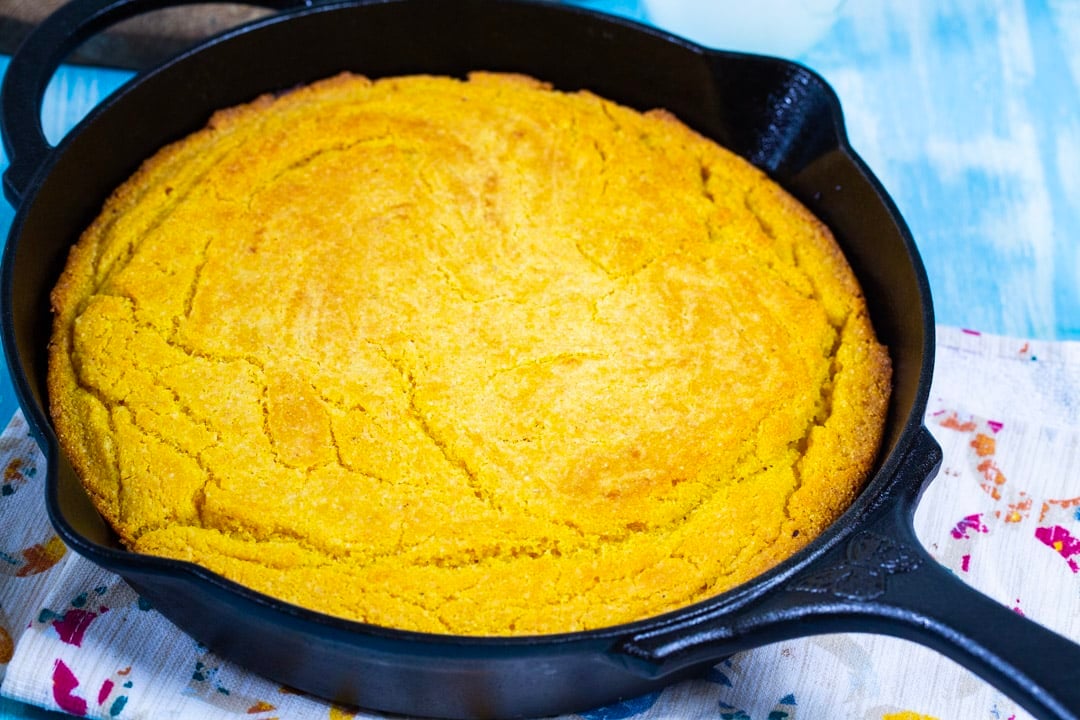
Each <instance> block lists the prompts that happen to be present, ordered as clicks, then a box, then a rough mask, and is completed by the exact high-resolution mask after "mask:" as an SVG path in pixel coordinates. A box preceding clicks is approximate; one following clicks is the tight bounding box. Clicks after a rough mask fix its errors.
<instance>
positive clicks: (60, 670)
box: [52, 658, 86, 717]
mask: <svg viewBox="0 0 1080 720" xmlns="http://www.w3.org/2000/svg"><path fill="white" fill-rule="evenodd" d="M52 685H53V700H54V701H55V702H56V705H57V707H59V708H60V709H61V710H63V711H64V712H66V713H70V714H71V715H78V716H79V717H82V716H84V715H86V700H85V699H84V698H81V697H79V696H78V695H75V694H74V692H75V688H77V687H79V680H78V678H76V677H75V673H73V672H71V668H69V667H68V666H67V665H65V664H64V661H63V660H60V659H59V658H57V660H56V663H55V664H54V665H53V674H52Z"/></svg>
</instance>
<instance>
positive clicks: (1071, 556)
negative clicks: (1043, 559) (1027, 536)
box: [1035, 525, 1080, 573]
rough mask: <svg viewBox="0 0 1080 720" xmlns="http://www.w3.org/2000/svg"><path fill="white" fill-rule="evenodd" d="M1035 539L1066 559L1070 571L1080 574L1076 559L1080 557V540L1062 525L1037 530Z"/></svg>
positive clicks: (1079, 564)
mask: <svg viewBox="0 0 1080 720" xmlns="http://www.w3.org/2000/svg"><path fill="white" fill-rule="evenodd" d="M1035 537H1037V538H1038V539H1039V540H1041V541H1042V542H1043V544H1045V545H1049V546H1050V547H1052V548H1053V549H1054V550H1055V551H1057V553H1058V555H1060V556H1061V557H1063V558H1065V561H1066V562H1068V563H1069V569H1070V570H1072V571H1073V572H1074V573H1080V563H1078V562H1077V559H1076V557H1077V556H1080V538H1076V537H1073V535H1072V533H1070V532H1069V531H1068V530H1066V529H1065V528H1063V527H1061V526H1060V525H1053V526H1051V527H1038V528H1035Z"/></svg>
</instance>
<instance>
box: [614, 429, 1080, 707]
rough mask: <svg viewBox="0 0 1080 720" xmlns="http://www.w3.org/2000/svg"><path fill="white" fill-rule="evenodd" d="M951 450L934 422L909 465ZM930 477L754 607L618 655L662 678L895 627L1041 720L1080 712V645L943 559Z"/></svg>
mask: <svg viewBox="0 0 1080 720" xmlns="http://www.w3.org/2000/svg"><path fill="white" fill-rule="evenodd" d="M940 459H941V450H940V448H938V446H937V443H936V442H935V441H934V440H933V437H932V436H931V435H930V433H929V432H928V431H927V430H926V429H925V428H922V429H920V434H919V437H917V438H916V440H915V442H914V443H913V444H912V448H911V450H909V452H908V453H907V455H906V457H905V459H904V462H903V463H902V467H901V468H900V470H899V472H900V473H903V474H904V475H903V477H907V478H909V479H916V478H920V477H924V478H925V477H930V476H932V475H933V473H934V472H935V471H936V468H937V465H938V464H939V463H940ZM917 473H921V474H922V475H921V476H920V475H918V474H917ZM920 486H921V483H919V482H914V483H908V484H905V483H903V482H901V483H897V484H894V486H893V487H894V488H900V489H899V492H897V493H895V494H891V497H889V498H884V499H883V500H882V502H880V503H878V504H877V505H876V506H875V507H874V508H871V509H870V510H869V512H868V513H867V514H866V515H865V516H864V517H862V518H860V519H858V520H857V521H856V524H855V527H854V531H853V532H851V533H849V534H848V535H846V536H845V537H843V538H842V539H841V540H840V541H839V542H837V543H835V544H834V545H833V546H832V547H830V548H829V549H828V550H827V551H825V552H823V553H822V554H821V555H819V556H818V557H816V558H814V559H813V560H812V561H811V562H810V564H809V565H808V566H807V567H806V568H805V569H803V570H801V571H800V572H797V573H796V574H794V575H793V576H791V577H788V578H785V579H783V580H781V581H780V582H779V583H778V584H777V585H775V586H774V587H772V588H771V589H770V590H768V591H766V592H765V593H762V594H760V595H759V596H757V597H756V598H751V599H749V600H748V601H747V602H746V603H745V605H744V606H743V607H740V608H738V609H736V610H734V611H731V610H728V611H726V612H723V613H721V614H719V615H717V616H716V617H714V618H709V616H708V615H703V616H701V617H700V618H698V619H696V620H690V621H687V622H685V623H682V624H681V625H679V626H675V627H671V628H663V629H660V630H658V631H653V632H646V633H643V634H641V635H639V636H637V637H634V638H632V639H630V640H628V641H626V642H624V643H623V644H622V645H621V646H620V647H618V648H617V649H616V652H618V653H619V654H621V655H622V656H624V657H625V656H629V658H632V659H633V660H635V661H637V662H640V663H641V665H639V668H641V670H642V671H643V672H651V673H652V674H655V675H657V676H662V675H667V674H668V673H671V672H675V671H677V670H679V669H682V668H686V667H689V666H693V665H700V664H705V663H709V662H716V661H718V660H719V659H722V658H723V657H725V656H727V655H730V654H731V653H733V652H737V651H739V650H744V649H749V648H752V647H758V646H761V645H765V644H769V643H773V642H779V641H782V640H790V639H793V638H798V637H804V636H807V635H816V634H823V633H834V632H867V633H875V634H882V635H892V636H895V637H899V638H903V639H906V640H911V641H914V642H917V643H919V644H921V645H924V646H926V647H929V648H932V649H934V650H936V651H938V652H940V653H942V654H943V655H945V656H947V657H949V658H951V659H952V660H954V661H956V662H957V663H959V664H960V665H962V666H964V667H966V668H967V669H968V670H970V671H972V672H973V673H975V674H976V675H978V676H980V677H981V678H982V679H984V680H986V681H987V682H989V683H990V684H991V685H993V686H995V687H996V688H998V689H999V690H1001V691H1002V692H1003V693H1005V694H1006V695H1008V696H1009V697H1010V698H1012V699H1013V700H1014V701H1016V702H1017V703H1019V704H1020V705H1022V706H1023V707H1024V708H1025V709H1026V710H1027V711H1028V712H1030V713H1031V714H1032V715H1033V716H1035V717H1036V718H1039V719H1040V720H1080V645H1078V644H1076V643H1074V642H1071V641H1070V640H1068V639H1066V638H1064V637H1062V636H1060V635H1058V634H1056V633H1054V632H1051V631H1050V630H1048V629H1046V628H1045V627H1043V626H1042V625H1039V624H1037V623H1035V622H1033V621H1031V620H1028V619H1027V618H1025V617H1023V616H1022V615H1020V614H1018V613H1017V612H1015V611H1013V610H1011V609H1009V608H1008V607H1006V606H1004V605H1002V604H1000V603H998V602H996V601H994V600H992V599H990V598H989V597H987V596H985V595H983V594H982V593H980V592H978V591H977V590H974V589H972V588H971V587H969V586H968V585H966V584H965V583H964V582H963V581H961V580H959V579H958V578H957V577H956V576H955V575H954V574H953V573H952V572H951V571H949V570H948V569H946V568H945V567H943V566H942V565H940V564H939V563H938V562H937V561H935V560H934V559H933V558H932V557H931V556H930V555H929V554H928V553H927V552H926V550H925V549H924V548H923V547H922V545H921V544H920V543H919V541H918V539H917V538H916V536H915V530H914V527H913V524H912V518H913V516H914V512H915V505H916V503H917V500H918V495H919V494H920V490H919V488H920ZM887 495H888V493H887Z"/></svg>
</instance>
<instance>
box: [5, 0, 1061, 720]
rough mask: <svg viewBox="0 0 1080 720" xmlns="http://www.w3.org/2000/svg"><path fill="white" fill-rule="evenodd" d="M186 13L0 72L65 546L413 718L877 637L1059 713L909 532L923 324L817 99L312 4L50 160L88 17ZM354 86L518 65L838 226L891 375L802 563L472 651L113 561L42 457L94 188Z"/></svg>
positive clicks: (828, 100) (700, 67) (17, 349)
mask: <svg viewBox="0 0 1080 720" xmlns="http://www.w3.org/2000/svg"><path fill="white" fill-rule="evenodd" d="M175 4H183V0H74V2H71V3H70V4H68V5H66V6H64V7H63V8H62V9H61V10H60V11H58V12H57V13H56V14H55V15H54V16H53V17H51V18H50V19H49V20H48V21H47V22H46V23H44V24H43V25H42V26H41V27H40V28H39V29H38V30H37V31H36V32H35V33H34V34H33V35H32V36H31V37H30V38H29V39H28V40H27V41H26V43H25V45H24V46H23V47H22V48H21V49H20V50H19V52H18V53H17V54H16V56H15V57H14V58H13V59H12V61H11V64H10V66H9V70H8V73H7V77H6V78H5V82H4V87H3V90H2V95H0V116H2V120H3V131H4V141H5V144H6V147H7V150H8V153H9V157H10V158H11V167H10V169H9V170H8V172H7V174H6V176H5V178H4V183H5V190H6V192H7V195H8V197H9V198H10V199H11V201H12V203H13V204H14V205H15V206H16V207H17V208H18V213H17V216H16V218H15V222H14V224H13V226H12V230H11V235H10V237H9V239H8V244H7V248H6V251H5V254H4V258H3V268H2V291H3V317H2V321H3V322H2V324H3V340H4V349H5V351H6V353H7V356H8V358H9V362H10V365H11V371H12V375H13V379H14V381H15V384H16V387H17V391H18V393H19V399H20V402H21V404H22V407H23V408H24V410H25V412H26V415H27V418H28V420H29V422H30V424H31V426H32V428H33V431H34V433H35V434H36V437H37V439H38V440H39V441H40V443H41V444H42V445H43V448H44V452H45V455H46V458H47V461H48V479H47V503H48V508H49V512H50V515H51V517H52V520H53V522H54V523H55V525H56V528H57V531H58V532H59V533H60V535H61V537H62V538H63V540H64V541H65V542H66V543H67V544H68V545H69V546H70V547H72V548H73V549H74V550H75V551H77V552H79V553H80V554H82V555H85V556H86V557H88V558H90V559H91V560H93V561H94V562H96V563H98V564H99V565H101V566H103V567H105V568H108V569H109V570H112V571H114V572H116V573H118V574H120V575H121V576H123V577H124V578H126V579H127V580H128V581H129V582H130V583H131V585H132V586H133V587H135V588H136V589H137V590H138V591H139V592H140V593H142V594H143V595H144V596H145V597H147V598H149V599H150V600H151V601H152V602H153V604H154V606H155V607H156V608H158V609H159V610H160V611H161V612H162V613H163V614H164V615H166V616H167V617H169V618H170V619H171V620H173V621H174V622H175V623H176V624H177V625H178V626H180V627H181V628H183V629H184V630H186V631H187V632H188V633H190V634H191V635H192V636H194V637H195V638H196V639H198V640H199V641H201V642H203V643H205V644H206V645H208V646H209V647H210V648H212V649H213V650H214V651H215V652H216V653H218V654H220V655H222V656H224V657H227V658H230V659H232V660H235V661H236V662H238V663H240V664H242V665H245V666H247V667H249V668H251V669H252V670H254V671H257V672H259V673H261V674H263V675H265V676H267V677H270V678H272V679H274V680H276V681H279V682H282V683H285V684H287V685H290V686H293V687H295V688H298V689H301V690H305V691H308V692H310V693H313V694H315V695H319V696H324V697H327V698H331V699H334V700H337V701H339V702H342V703H346V704H352V705H359V706H362V707H366V708H372V709H379V710H386V711H392V712H398V713H408V714H416V715H434V716H448V717H485V716H538V715H549V714H555V713H562V712H570V711H575V710H583V709H587V708H590V707H595V706H599V705H602V704H605V703H608V702H611V701H613V700H615V699H617V698H622V697H627V696H631V695H634V694H639V693H643V692H646V691H648V690H651V689H654V688H657V687H659V686H662V685H664V684H666V683H669V682H671V681H672V679H674V678H676V677H681V676H684V675H686V674H689V673H692V672H695V671H698V670H701V669H702V668H704V667H707V666H709V665H711V664H713V663H715V662H717V661H718V660H719V659H721V658H723V657H724V656H726V655H728V654H730V653H733V652H736V651H739V650H744V649H747V648H752V647H755V646H759V645H762V644H765V643H770V642H774V641H778V640H782V639H786V638H792V637H796V636H803V635H808V634H814V633H825V632H837V631H857V632H873V633H887V634H891V635H896V636H899V637H903V638H908V639H910V640H914V641H916V642H919V643H923V644H925V645H928V646H930V647H932V648H935V649H937V650H939V651H941V652H942V653H944V654H946V655H948V656H949V657H951V658H953V659H955V660H957V661H958V662H960V663H961V664H963V665H965V666H967V667H968V668H970V669H971V670H973V671H974V672H976V673H978V674H979V675H981V676H982V677H984V678H985V679H986V680H988V681H989V682H991V683H993V684H995V685H996V686H998V687H999V688H1000V689H1001V690H1002V691H1004V692H1005V693H1007V694H1009V695H1011V696H1012V697H1014V698H1015V699H1016V700H1017V701H1019V702H1020V703H1022V704H1023V705H1024V706H1025V707H1027V709H1028V710H1030V711H1031V712H1032V713H1033V714H1034V715H1036V716H1038V717H1040V718H1071V719H1072V720H1077V719H1078V718H1080V670H1078V669H1080V647H1078V646H1077V645H1074V644H1072V643H1070V642H1069V641H1067V640H1065V639H1063V638H1061V637H1059V636H1058V635H1055V634H1053V633H1051V632H1049V631H1047V630H1045V629H1043V628H1042V627H1040V626H1038V625H1036V624H1035V623H1032V622H1030V621H1027V620H1025V619H1023V618H1021V617H1020V616H1018V615H1017V614H1016V613H1014V612H1012V611H1011V610H1009V609H1007V608H1005V607H1004V606H1001V605H999V604H998V603H996V602H994V601H992V600H989V599H988V598H986V597H984V596H982V595H980V594H978V593H977V592H975V591H973V590H971V589H969V588H968V587H967V586H965V585H964V584H963V583H962V582H960V581H958V580H957V579H956V578H954V577H953V576H952V574H951V573H950V572H949V571H947V570H945V569H944V568H942V567H941V566H940V565H938V564H937V563H936V562H935V561H934V560H932V559H931V558H930V556H929V555H928V554H927V553H926V551H925V550H924V549H923V548H922V547H921V546H920V544H919V542H918V541H917V540H916V537H915V534H914V531H913V529H912V515H913V513H914V510H915V506H916V503H917V502H918V498H919V496H920V494H921V491H922V489H923V488H924V487H925V485H926V484H927V483H928V482H929V480H930V479H931V478H932V477H933V476H934V475H935V473H936V471H937V469H938V465H939V463H940V460H941V451H940V449H939V448H938V446H937V445H936V443H935V442H934V440H933V439H932V437H931V436H930V434H929V433H928V432H927V430H926V429H925V428H924V427H923V424H922V418H923V413H924V411H925V406H926V397H927V393H928V391H929V384H930V377H931V369H932V362H933V332H934V324H933V313H932V310H931V305H930V297H929V291H928V288H927V282H926V277H925V275H924V271H923V268H922V264H921V261H920V260H919V257H918V254H917V252H916V250H915V247H914V244H913V242H912V239H911V236H910V233H909V231H908V229H907V227H906V226H905V224H904V222H903V220H902V219H901V217H900V216H899V214H898V212H897V210H896V208H895V207H894V205H893V203H892V201H891V200H890V199H889V197H888V196H887V195H886V193H885V191H884V190H883V189H882V187H881V186H880V184H879V183H878V181H877V180H876V179H875V178H874V177H873V175H872V174H871V173H870V171H869V170H868V169H867V168H866V167H865V166H864V165H863V163H862V161H861V160H860V159H859V158H858V157H857V156H856V155H855V153H854V152H853V151H852V150H851V148H850V147H849V146H848V143H847V140H846V138H845V135H844V129H843V121H842V118H841V113H840V108H839V105H838V103H837V100H836V98H835V96H834V94H833V93H832V91H831V89H830V88H829V87H828V86H827V85H826V84H825V82H824V81H822V80H821V79H820V78H819V77H818V76H816V75H814V74H813V73H812V72H810V71H808V70H807V69H805V68H803V67H800V66H797V65H794V64H791V63H787V62H782V61H778V60H775V59H769V58H762V57H756V56H748V55H739V54H732V53H724V52H715V51H710V50H705V49H703V48H701V47H699V46H696V45H693V44H690V43H688V42H685V41H683V40H680V39H678V38H674V37H671V36H669V35H666V34H663V33H660V32H657V31H654V30H651V29H648V28H645V27H642V26H638V25H636V24H634V23H631V22H627V21H623V20H619V19H614V18H610V17H606V16H603V15H599V14H593V13H590V12H587V11H583V10H578V9H573V8H567V7H561V6H557V5H551V4H542V3H537V2H511V1H510V0H494V1H493V0H455V2H447V1H446V0H389V1H384V2H362V1H355V2H334V3H327V4H322V5H311V4H310V2H300V1H299V0H295V1H293V2H290V1H289V0H259V1H258V2H257V3H256V4H261V5H266V6H269V7H273V8H277V9H281V10H284V11H285V12H282V13H281V14H278V15H275V16H272V17H269V18H267V19H264V20H261V21H257V22H255V23H254V24H252V25H249V26H247V27H245V28H242V29H239V30H235V31H230V32H228V33H226V34H225V35H223V36H221V37H218V38H216V39H213V40H211V41H208V42H206V43H204V44H203V45H201V46H200V47H199V48H197V49H195V50H193V51H190V52H186V53H184V54H182V55H181V56H179V57H177V58H175V59H173V60H171V61H169V62H167V63H165V64H164V65H162V66H160V67H158V68H156V69H154V70H152V71H149V72H147V73H144V74H142V75H141V76H139V77H137V78H135V79H134V80H132V81H131V82H129V83H128V84H127V85H125V86H124V87H123V88H122V89H121V90H119V91H118V92H117V93H116V94H115V95H114V96H113V97H111V98H109V99H107V100H106V101H105V102H103V103H102V104H101V105H100V106H99V107H98V108H96V109H95V110H94V111H93V112H92V113H91V114H90V116H89V117H87V118H86V119H85V120H84V121H83V122H82V123H81V124H80V125H79V126H78V127H77V128H75V129H74V130H73V131H72V132H71V133H69V134H68V136H67V137H66V138H64V140H63V141H62V142H61V143H60V144H59V145H58V146H56V147H51V146H50V145H49V144H48V143H47V142H46V140H45V139H44V136H43V134H42V130H41V123H40V107H41V100H42V95H43V92H44V88H45V85H46V83H47V81H48V79H49V78H50V77H51V75H52V73H53V71H54V70H55V68H56V66H57V64H58V63H59V62H61V60H62V59H63V58H64V56H65V55H66V54H67V53H68V52H69V51H70V50H71V49H72V48H73V47H74V46H76V45H77V44H78V43H79V42H81V41H82V40H84V39H86V38H88V37H89V36H91V35H93V34H95V33H96V32H98V31H99V30H101V29H102V28H103V27H105V26H107V25H108V24H110V23H112V22H115V21H117V20H119V19H123V18H125V17H129V16H131V15H135V14H138V13H140V12H144V11H146V10H148V9H150V8H156V7H160V6H164V5H175ZM342 69H351V70H354V71H358V72H362V73H364V74H367V75H369V76H373V77H377V76H384V75H392V74H404V73H413V72H432V73H442V74H452V75H461V74H464V73H465V72H467V71H469V70H472V69H486V70H507V71H520V72H526V73H529V74H532V75H534V76H536V77H539V78H543V79H545V80H548V81H551V82H553V83H554V84H555V85H556V86H557V87H559V88H564V89H577V88H581V87H588V88H590V89H591V90H593V91H594V92H597V93H599V94H601V95H605V96H607V97H610V98H612V99H614V100H617V101H619V102H622V103H625V104H628V105H631V106H635V107H638V108H641V109H647V108H651V107H665V108H667V109H669V110H671V111H673V112H675V113H676V114H677V115H678V116H680V117H681V118H682V119H683V120H685V121H686V122H687V123H689V124H690V125H691V126H693V127H695V128H696V129H698V130H699V131H701V132H703V133H705V134H707V135H710V136H712V137H714V138H716V139H717V140H719V141H720V142H721V143H723V144H724V145H726V146H728V147H730V148H732V149H733V150H735V151H736V152H738V153H740V154H742V155H744V156H745V157H747V158H748V159H750V160H751V161H752V162H754V163H755V164H757V165H758V166H760V167H762V168H763V169H765V170H766V171H767V172H769V173H770V174H771V175H772V176H773V177H774V178H776V179H777V180H779V181H780V182H781V183H782V184H783V185H784V186H785V187H787V188H788V189H789V190H790V191H791V192H793V193H794V194H795V195H797V196H798V197H799V198H801V199H802V200H803V201H804V202H806V203H807V204H808V205H809V206H810V207H811V208H812V209H813V210H814V211H815V212H817V213H818V215H819V216H821V217H822V218H823V219H824V220H825V221H826V222H827V223H828V224H829V225H830V226H831V227H832V228H833V229H834V231H835V232H836V235H837V236H838V239H839V241H840V243H841V244H842V246H843V248H844V250H845V252H846V253H847V256H848V258H849V260H850V261H851V263H852V266H853V267H854V269H855V272H856V274H857V275H858V277H859V279H860V281H861V282H862V285H863V288H864V290H865V292H866V295H867V297H868V300H869V303H870V308H871V313H872V316H873V320H874V323H875V325H876V327H877V329H878V332H879V333H880V335H881V337H882V339H883V340H884V341H885V342H886V343H887V344H888V346H889V348H890V352H891V354H892V358H893V362H894V366H895V390H894V397H893V400H892V404H891V407H890V411H889V417H888V426H887V429H886V438H885V443H884V447H883V450H882V453H881V457H880V458H879V460H878V464H877V467H876V471H875V473H874V475H873V477H872V479H871V481H870V483H869V485H868V486H867V488H866V490H865V491H864V492H863V493H862V494H861V496H860V497H859V498H858V499H857V500H856V502H855V503H854V505H853V506H852V507H851V508H850V509H849V510H848V511H847V512H846V513H845V514H844V515H843V516H842V517H841V518H840V520H839V521H837V522H836V523H835V524H834V525H833V526H831V527H830V528H829V529H828V531H827V532H825V534H824V535H823V536H821V537H820V538H818V539H816V540H815V541H814V542H813V543H811V544H810V546H809V547H807V548H806V549H805V550H804V551H803V552H801V553H799V554H798V555H797V556H796V557H794V558H791V559H790V560H788V561H787V562H784V563H783V564H781V565H780V566H779V567H777V568H775V569H773V570H772V571H770V572H767V573H765V574H763V575H761V576H760V577H758V578H756V579H755V580H753V581H752V582H749V583H746V584H745V585H743V586H741V587H738V588H736V589H734V590H731V591H729V592H726V593H724V594H722V595H719V596H717V597H715V598H712V599H710V600H707V601H704V602H701V603H698V604H696V605H694V606H692V607H688V608H685V609H683V610H679V611H676V612H672V613H669V614H666V615H663V616H660V617H655V618H651V619H647V620H643V621H640V622H635V623H629V624H625V625H619V626H616V627H611V628H606V629H600V630H593V631H588V632H575V633H568V634H562V635H549V636H537V637H516V638H473V637H457V636H446V635H432V634H422V633H415V632H404V631H399V630H394V629H389V628H382V627H374V626H370V625H365V624H361V623H356V622H348V621H345V620H340V619H336V618H332V617H327V616H324V615H321V614H318V613H314V612H310V611H307V610H304V609H302V608H298V607H294V606H291V605H288V604H286V603H283V602H280V601H278V600H275V599H272V598H269V597H266V596H263V595H261V594H259V593H255V592H252V591H250V590H247V589H245V588H243V587H240V586H238V585H236V584H234V583H232V582H229V581H227V580H224V579H222V578H221V577H218V576H217V575H214V574H213V573H210V572H208V571H206V570H203V569H201V568H198V567H196V566H193V565H190V564H186V563H181V562H175V561H170V560H163V559H158V558H152V557H146V556H140V555H136V554H133V553H130V552H128V551H126V550H124V549H123V548H122V547H120V545H119V544H118V543H117V541H116V538H115V536H114V535H113V534H112V533H111V532H110V531H109V530H108V529H107V527H106V526H105V524H104V523H103V521H102V520H101V518H100V516H99V515H98V514H97V513H96V512H95V511H94V509H93V508H92V506H91V505H90V503H89V501H88V499H87V497H86V495H85V494H84V493H83V491H82V489H81V487H80V486H79V484H78V482H77V480H76V479H75V478H74V477H73V474H72V471H71V468H70V467H69V465H68V464H67V462H66V460H65V458H64V457H63V456H62V455H61V454H60V453H59V451H58V449H57V445H56V440H55V437H54V436H53V432H52V428H51V425H50V422H49V419H48V417H47V414H46V410H45V407H46V402H45V394H46V390H45V364H46V347H47V342H48V336H49V328H50V313H49V306H48V293H49V290H50V288H51V287H52V285H53V284H54V282H55V280H56V278H57V276H58V274H59V272H60V269H61V266H62V263H63V261H64V259H65V257H66V254H67V250H68V247H69V246H70V245H71V243H72V242H73V241H74V240H75V239H76V238H77V237H78V236H79V234H80V232H81V230H82V229H83V228H84V227H85V226H86V224H87V223H88V222H89V221H90V220H91V219H92V218H93V217H94V216H95V215H96V214H97V212H98V210H99V208H100V206H101V203H102V201H103V200H104V198H105V197H106V195H107V194H108V193H109V192H110V191H111V190H112V188H114V187H115V186H116V185H118V184H119V183H120V182H121V181H123V180H124V179H125V178H126V177H127V176H128V175H129V174H130V173H131V172H132V171H133V170H134V169H135V168H136V167H137V165H138V164H139V162H140V161H141V160H143V159H144V158H146V157H148V156H149V155H151V154H152V153H153V152H154V151H155V150H157V149H158V148H159V147H160V146H161V145H163V144H164V143H166V142H169V141H172V140H175V139H178V138H179V137H181V136H183V135H185V134H187V133H189V132H191V131H194V130H196V129H197V128H199V127H201V126H202V125H203V124H204V123H205V122H206V120H207V118H208V116H209V114H210V112H211V111H212V110H214V109H216V108H220V107H225V106H229V105H233V104H236V103H240V102H243V101H246V100H249V99H251V98H252V97H254V96H256V95H258V94H260V93H264V92H271V91H280V90H282V89H285V88H289V87H291V86H293V85H296V84H298V83H303V82H307V81H310V80H313V79H316V78H319V77H323V76H327V75H331V74H333V73H336V72H338V71H340V70H342Z"/></svg>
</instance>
